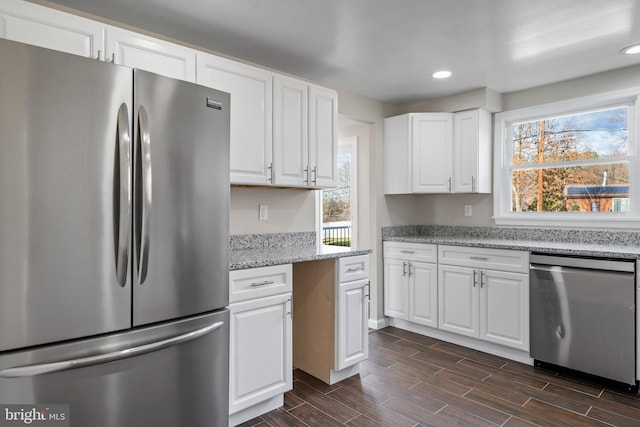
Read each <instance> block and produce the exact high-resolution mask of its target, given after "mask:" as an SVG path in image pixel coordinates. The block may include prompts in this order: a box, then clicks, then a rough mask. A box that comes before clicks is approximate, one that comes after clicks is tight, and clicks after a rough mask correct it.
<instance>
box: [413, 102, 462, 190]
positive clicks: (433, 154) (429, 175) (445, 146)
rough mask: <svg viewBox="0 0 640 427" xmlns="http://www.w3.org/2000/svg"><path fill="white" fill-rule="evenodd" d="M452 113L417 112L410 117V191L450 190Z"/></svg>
mask: <svg viewBox="0 0 640 427" xmlns="http://www.w3.org/2000/svg"><path fill="white" fill-rule="evenodd" d="M452 123H453V115H452V114H450V113H426V114H418V115H416V116H414V117H412V120H411V140H412V143H411V146H412V147H411V157H412V169H411V171H412V177H413V180H412V192H413V193H449V192H451V179H452V176H451V168H452V163H451V158H452V154H453V150H452V148H453V145H452V144H453V139H452V137H453V135H452V132H451V129H452Z"/></svg>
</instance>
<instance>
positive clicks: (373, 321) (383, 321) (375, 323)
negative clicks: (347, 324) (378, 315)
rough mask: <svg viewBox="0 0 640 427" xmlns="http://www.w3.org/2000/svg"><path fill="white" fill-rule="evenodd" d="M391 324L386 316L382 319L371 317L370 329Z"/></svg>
mask: <svg viewBox="0 0 640 427" xmlns="http://www.w3.org/2000/svg"><path fill="white" fill-rule="evenodd" d="M387 326H389V319H388V318H387V317H384V318H382V319H369V329H376V330H378V329H382V328H385V327H387Z"/></svg>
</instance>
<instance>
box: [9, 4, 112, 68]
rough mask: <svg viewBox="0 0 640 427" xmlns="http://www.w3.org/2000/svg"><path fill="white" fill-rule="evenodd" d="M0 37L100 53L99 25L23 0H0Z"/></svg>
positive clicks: (77, 52) (83, 53)
mask: <svg viewBox="0 0 640 427" xmlns="http://www.w3.org/2000/svg"><path fill="white" fill-rule="evenodd" d="M0 37H2V38H5V39H8V40H13V41H17V42H21V43H26V44H30V45H34V46H39V47H44V48H47V49H53V50H58V51H61V52H66V53H71V54H74V55H79V56H84V57H88V58H98V57H100V59H102V58H103V57H104V37H103V25H101V24H100V23H98V22H94V21H91V20H89V19H85V18H81V17H79V16H75V15H71V14H69V13H64V12H60V11H58V10H55V9H50V8H47V7H43V6H39V5H36V4H33V3H27V2H23V1H10V0H0Z"/></svg>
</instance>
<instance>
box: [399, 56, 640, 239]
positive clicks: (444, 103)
mask: <svg viewBox="0 0 640 427" xmlns="http://www.w3.org/2000/svg"><path fill="white" fill-rule="evenodd" d="M633 87H640V66H633V67H626V68H622V69H618V70H613V71H608V72H604V73H598V74H593V75H590V76H586V77H581V78H577V79H572V80H567V81H564V82H560V83H555V84H551V85H546V86H540V87H535V88H531V89H527V90H523V91H518V92H511V93H505V94H502V100H501V103H502V107H503V109H504V111H507V110H514V109H518V108H525V107H530V106H534V105H541V104H546V103H551V102H557V101H563V100H567V99H572V98H580V97H583V96H588V95H594V94H598V93H604V92H612V91H616V90H623V89H629V88H633ZM474 102H475V103H478V104H479V105H478V106H482V104H488V103H489V100H488V98H487V100H485V99H483V94H482V92H481V91H471V92H467V93H465V94H458V95H455V96H452V97H447V98H440V99H437V100H430V101H425V102H424V103H421V104H416V105H414V106H413V107H412V108H420V109H418V110H411V111H436V110H434V109H433V108H438V109H440V111H456V109H458V107H460V106H462V105H467V106H469V105H471V104H472V103H474ZM492 103H493V104H496V103H495V102H492ZM467 108H469V107H467ZM403 112H406V111H403ZM394 197H411V196H394ZM414 197H417V198H418V201H417V204H416V208H417V211H418V220H417V221H416V224H437V225H461V226H486V227H489V226H493V225H495V224H494V222H493V219H492V216H493V196H492V195H478V194H476V195H467V194H457V195H451V194H443V195H421V196H414ZM466 204H470V205H472V206H473V216H471V217H465V216H464V205H466Z"/></svg>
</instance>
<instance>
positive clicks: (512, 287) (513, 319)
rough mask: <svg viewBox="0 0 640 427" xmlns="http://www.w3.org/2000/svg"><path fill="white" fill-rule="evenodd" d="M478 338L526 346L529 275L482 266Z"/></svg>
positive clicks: (527, 346) (521, 347) (513, 345)
mask: <svg viewBox="0 0 640 427" xmlns="http://www.w3.org/2000/svg"><path fill="white" fill-rule="evenodd" d="M480 274H481V277H480V278H479V279H478V280H479V281H480V282H481V290H480V338H482V339H484V340H487V341H492V342H495V343H498V344H503V345H506V346H509V347H515V348H518V349H520V350H527V351H528V350H529V286H528V284H529V276H528V275H526V274H519V273H507V272H502V271H492V270H481V271H480Z"/></svg>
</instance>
